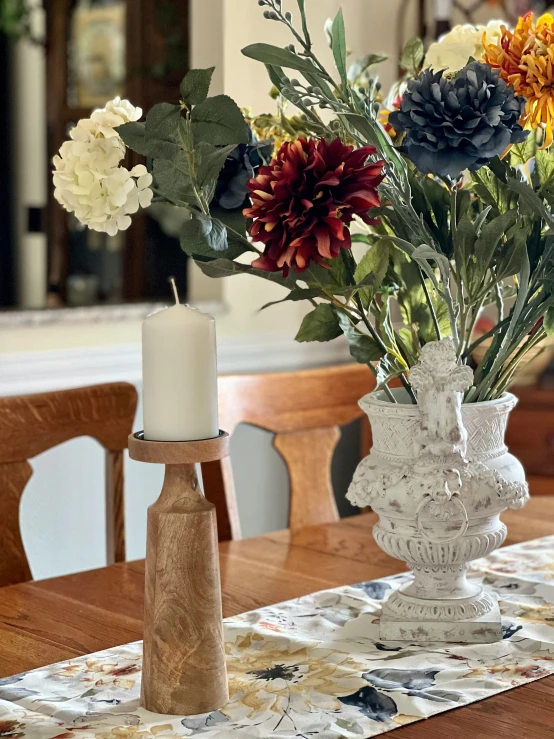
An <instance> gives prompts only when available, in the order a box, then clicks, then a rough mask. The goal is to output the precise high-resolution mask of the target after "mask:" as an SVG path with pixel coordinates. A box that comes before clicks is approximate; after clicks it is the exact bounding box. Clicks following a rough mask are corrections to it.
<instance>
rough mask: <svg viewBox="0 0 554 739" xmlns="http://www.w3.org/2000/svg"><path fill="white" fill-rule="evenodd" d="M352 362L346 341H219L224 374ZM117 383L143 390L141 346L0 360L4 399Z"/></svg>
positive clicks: (276, 337) (282, 338) (31, 354)
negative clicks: (125, 383) (126, 383)
mask: <svg viewBox="0 0 554 739" xmlns="http://www.w3.org/2000/svg"><path fill="white" fill-rule="evenodd" d="M349 361H352V360H351V357H350V353H349V350H348V345H347V343H346V341H344V340H342V339H335V340H334V341H331V342H327V343H319V342H310V343H302V344H299V343H297V342H295V341H294V340H293V339H292V338H291V337H290V336H288V335H280V334H277V335H261V336H251V337H242V336H238V337H236V338H232V337H225V338H222V339H220V340H218V367H219V372H220V374H231V373H245V372H255V373H258V372H259V373H262V372H278V371H288V370H296V369H306V368H308V367H317V366H324V365H331V364H344V363H345V362H349ZM117 381H126V382H131V383H133V384H134V385H141V383H142V371H141V347H140V344H114V345H108V346H91V347H87V348H79V349H56V350H47V351H38V352H21V353H13V354H0V396H6V395H25V394H27V393H41V392H48V391H51V390H65V389H67V388H70V387H84V386H86V385H95V384H99V383H102V382H117Z"/></svg>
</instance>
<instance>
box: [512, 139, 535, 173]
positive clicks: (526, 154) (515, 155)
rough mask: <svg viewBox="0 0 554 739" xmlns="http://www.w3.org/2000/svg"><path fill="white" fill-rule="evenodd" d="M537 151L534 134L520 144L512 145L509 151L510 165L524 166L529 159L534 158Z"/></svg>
mask: <svg viewBox="0 0 554 739" xmlns="http://www.w3.org/2000/svg"><path fill="white" fill-rule="evenodd" d="M536 149H537V140H536V138H535V132H534V131H532V132H531V134H530V135H529V136H528V137H527V138H526V139H525V141H523V142H522V143H521V144H514V145H513V146H512V148H511V150H510V163H511V164H512V166H514V167H515V166H516V165H517V164H526V163H527V162H528V161H529V159H532V158H533V157H534V156H535V153H536Z"/></svg>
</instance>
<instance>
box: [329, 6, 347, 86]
mask: <svg viewBox="0 0 554 739" xmlns="http://www.w3.org/2000/svg"><path fill="white" fill-rule="evenodd" d="M331 49H332V50H333V57H334V59H335V64H336V65H337V69H338V71H339V74H340V78H341V82H342V84H343V87H344V88H346V86H347V84H348V80H347V75H346V31H345V29H344V17H343V14H342V8H339V11H338V13H337V14H336V16H335V19H334V21H333V25H332V26H331Z"/></svg>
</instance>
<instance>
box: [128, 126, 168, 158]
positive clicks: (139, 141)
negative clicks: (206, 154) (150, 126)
mask: <svg viewBox="0 0 554 739" xmlns="http://www.w3.org/2000/svg"><path fill="white" fill-rule="evenodd" d="M116 130H117V132H118V134H119V135H120V136H121V138H122V139H123V142H124V143H125V146H128V147H129V149H132V150H133V151H135V152H136V153H137V154H142V156H145V157H152V158H155V159H171V158H172V157H174V156H175V155H176V154H177V153H178V152H179V147H178V146H177V144H176V143H172V142H171V141H163V140H162V139H157V138H155V137H154V136H147V135H146V124H145V123H142V122H140V121H129V123H123V124H122V125H121V126H118V127H117V129H116Z"/></svg>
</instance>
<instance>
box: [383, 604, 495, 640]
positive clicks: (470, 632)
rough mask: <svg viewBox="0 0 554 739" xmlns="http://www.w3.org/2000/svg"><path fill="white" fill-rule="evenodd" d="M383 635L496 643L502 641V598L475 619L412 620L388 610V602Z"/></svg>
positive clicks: (404, 638)
mask: <svg viewBox="0 0 554 739" xmlns="http://www.w3.org/2000/svg"><path fill="white" fill-rule="evenodd" d="M379 638H380V640H381V641H407V642H414V643H416V644H421V643H426V642H447V643H449V644H450V643H457V644H492V643H494V642H498V641H502V620H501V617H500V609H499V607H498V602H495V603H494V605H493V607H492V608H491V610H490V611H489V612H488V613H485V614H484V615H482V616H478V617H474V618H471V619H466V620H461V621H454V620H453V619H450V620H448V618H444V619H441V620H440V621H434V620H433V621H431V620H429V621H415V620H411V621H410V620H408V619H402V618H398V617H394V616H391V615H389V614H387V612H386V604H385V607H384V609H383V615H382V616H381V622H380V629H379Z"/></svg>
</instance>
